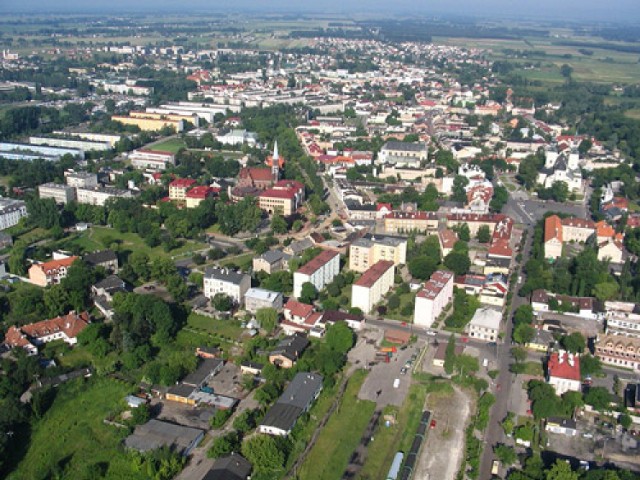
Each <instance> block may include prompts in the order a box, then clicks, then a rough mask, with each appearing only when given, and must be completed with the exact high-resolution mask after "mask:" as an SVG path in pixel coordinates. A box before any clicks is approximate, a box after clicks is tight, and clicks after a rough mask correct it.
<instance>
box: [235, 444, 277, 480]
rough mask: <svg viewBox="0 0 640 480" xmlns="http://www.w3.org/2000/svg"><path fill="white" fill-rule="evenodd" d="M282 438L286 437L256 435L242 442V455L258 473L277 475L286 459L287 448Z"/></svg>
mask: <svg viewBox="0 0 640 480" xmlns="http://www.w3.org/2000/svg"><path fill="white" fill-rule="evenodd" d="M281 440H284V439H278V438H275V437H272V436H269V435H256V436H254V437H251V438H249V439H246V440H245V441H244V442H243V443H242V455H243V456H244V457H245V458H246V459H247V460H249V462H251V464H252V465H253V468H254V469H255V470H256V472H257V473H259V474H262V475H273V476H274V477H275V476H276V475H278V474H279V473H281V472H282V470H283V467H284V463H285V460H286V448H283V445H282V441H281Z"/></svg>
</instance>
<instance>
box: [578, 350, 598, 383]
mask: <svg viewBox="0 0 640 480" xmlns="http://www.w3.org/2000/svg"><path fill="white" fill-rule="evenodd" d="M601 372H602V363H600V359H599V358H598V357H594V356H593V355H589V354H586V355H582V356H581V357H580V374H581V375H582V377H583V378H585V377H590V376H592V375H598V374H599V373H601Z"/></svg>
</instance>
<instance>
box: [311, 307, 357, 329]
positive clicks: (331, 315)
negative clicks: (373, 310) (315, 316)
mask: <svg viewBox="0 0 640 480" xmlns="http://www.w3.org/2000/svg"><path fill="white" fill-rule="evenodd" d="M365 321H366V320H365V317H364V315H357V314H354V313H345V312H341V311H339V310H325V311H324V312H322V318H321V319H320V323H322V324H324V325H325V326H326V325H333V324H335V323H338V322H345V323H346V324H347V326H348V327H349V328H351V329H352V330H355V331H359V330H362V328H364V325H365Z"/></svg>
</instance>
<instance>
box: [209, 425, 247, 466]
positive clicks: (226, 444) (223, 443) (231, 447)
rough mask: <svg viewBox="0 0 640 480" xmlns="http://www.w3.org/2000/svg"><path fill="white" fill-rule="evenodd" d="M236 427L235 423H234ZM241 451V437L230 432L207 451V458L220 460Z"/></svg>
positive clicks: (215, 441) (214, 441) (219, 438)
mask: <svg viewBox="0 0 640 480" xmlns="http://www.w3.org/2000/svg"><path fill="white" fill-rule="evenodd" d="M234 425H235V422H234ZM239 449H240V437H239V435H238V434H237V433H236V432H229V433H227V434H226V435H224V436H222V437H217V438H215V439H214V440H213V443H212V444H211V448H210V449H209V450H208V451H207V457H209V458H220V457H223V456H224V455H228V454H230V453H232V452H235V451H238V450H239Z"/></svg>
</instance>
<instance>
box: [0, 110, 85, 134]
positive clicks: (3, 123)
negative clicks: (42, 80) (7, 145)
mask: <svg viewBox="0 0 640 480" xmlns="http://www.w3.org/2000/svg"><path fill="white" fill-rule="evenodd" d="M92 108H93V104H92V103H90V102H86V103H68V104H66V105H65V106H64V107H63V108H62V109H58V108H52V107H41V106H33V107H32V106H27V107H15V108H9V109H7V110H6V111H5V112H4V113H3V114H2V115H1V116H0V140H8V139H11V138H13V137H18V136H25V135H33V134H41V133H49V132H52V131H54V130H60V129H62V128H64V127H67V126H70V125H78V124H79V123H82V122H86V121H87V120H89V114H90V112H91V109H92Z"/></svg>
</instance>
